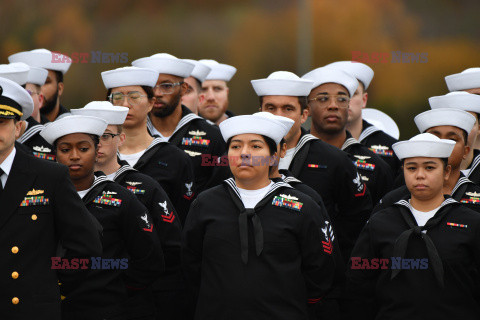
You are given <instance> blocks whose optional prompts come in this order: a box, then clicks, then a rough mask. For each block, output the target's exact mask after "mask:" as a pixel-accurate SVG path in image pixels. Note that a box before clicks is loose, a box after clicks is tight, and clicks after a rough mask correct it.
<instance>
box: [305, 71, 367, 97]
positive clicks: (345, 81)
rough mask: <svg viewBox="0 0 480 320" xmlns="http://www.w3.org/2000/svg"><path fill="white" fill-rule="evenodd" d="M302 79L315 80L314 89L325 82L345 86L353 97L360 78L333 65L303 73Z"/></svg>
mask: <svg viewBox="0 0 480 320" xmlns="http://www.w3.org/2000/svg"><path fill="white" fill-rule="evenodd" d="M302 79H306V80H311V81H313V86H312V90H313V89H315V88H316V87H318V86H320V85H322V84H324V83H336V84H339V85H342V86H344V87H345V88H346V89H347V90H348V92H349V94H350V97H353V94H354V93H355V90H357V87H358V80H357V79H355V78H354V77H353V76H351V75H350V74H348V73H346V72H344V71H342V70H339V69H335V68H331V67H321V68H317V69H315V70H312V71H310V72H308V73H306V74H304V75H303V77H302Z"/></svg>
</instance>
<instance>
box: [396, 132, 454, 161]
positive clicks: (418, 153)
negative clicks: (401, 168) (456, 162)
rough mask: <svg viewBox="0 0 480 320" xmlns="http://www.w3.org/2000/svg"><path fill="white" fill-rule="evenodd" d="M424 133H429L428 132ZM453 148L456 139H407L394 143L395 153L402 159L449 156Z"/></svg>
mask: <svg viewBox="0 0 480 320" xmlns="http://www.w3.org/2000/svg"><path fill="white" fill-rule="evenodd" d="M423 135H428V133H424V134H423ZM414 138H415V137H414ZM414 138H412V139H414ZM453 148H455V141H453V140H446V139H437V140H435V141H432V140H415V141H412V140H407V141H400V142H397V143H394V144H393V145H392V149H393V151H394V152H395V155H396V156H397V157H398V158H399V159H400V160H403V159H407V158H416V157H425V158H448V157H450V155H451V154H452V151H453Z"/></svg>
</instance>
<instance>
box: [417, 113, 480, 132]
mask: <svg viewBox="0 0 480 320" xmlns="http://www.w3.org/2000/svg"><path fill="white" fill-rule="evenodd" d="M414 121H415V124H416V125H417V128H418V130H419V131H420V132H425V131H427V130H428V129H430V128H433V127H438V126H454V127H457V128H460V129H462V130H464V131H466V132H467V134H468V133H470V131H471V130H472V129H473V126H474V125H475V121H476V119H475V117H474V116H472V115H471V114H470V113H468V112H466V111H463V110H460V109H452V108H438V109H433V110H428V111H425V112H422V113H420V114H419V115H417V116H416V117H415V118H414Z"/></svg>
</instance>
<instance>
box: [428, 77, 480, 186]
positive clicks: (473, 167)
mask: <svg viewBox="0 0 480 320" xmlns="http://www.w3.org/2000/svg"><path fill="white" fill-rule="evenodd" d="M470 81H474V79H470ZM428 102H429V104H430V107H431V108H432V109H437V108H455V109H460V110H464V111H467V112H468V113H470V114H471V115H473V116H474V117H475V119H476V121H475V125H474V126H473V128H472V130H471V131H470V132H469V133H468V142H467V146H468V147H469V148H470V152H469V153H468V155H467V157H466V158H465V159H464V160H463V161H462V166H461V169H462V172H463V174H464V175H465V177H467V178H468V179H470V180H471V181H473V182H474V183H476V184H478V185H480V150H479V149H477V147H476V146H477V140H478V134H479V128H480V126H479V121H478V119H479V114H480V96H479V95H478V94H472V93H468V92H461V91H459V92H450V93H447V94H446V95H443V96H436V97H430V98H429V99H428Z"/></svg>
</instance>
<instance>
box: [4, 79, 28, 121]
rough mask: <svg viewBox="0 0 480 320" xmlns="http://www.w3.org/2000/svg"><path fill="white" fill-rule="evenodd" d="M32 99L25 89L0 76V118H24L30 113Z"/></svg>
mask: <svg viewBox="0 0 480 320" xmlns="http://www.w3.org/2000/svg"><path fill="white" fill-rule="evenodd" d="M32 112H33V100H32V97H31V96H30V94H29V93H28V92H27V90H25V89H23V88H22V87H21V86H20V85H18V84H17V83H15V82H14V81H12V80H9V79H6V78H1V77H0V118H7V119H14V118H16V117H18V118H20V120H25V119H27V118H28V117H30V116H31V115H32Z"/></svg>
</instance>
